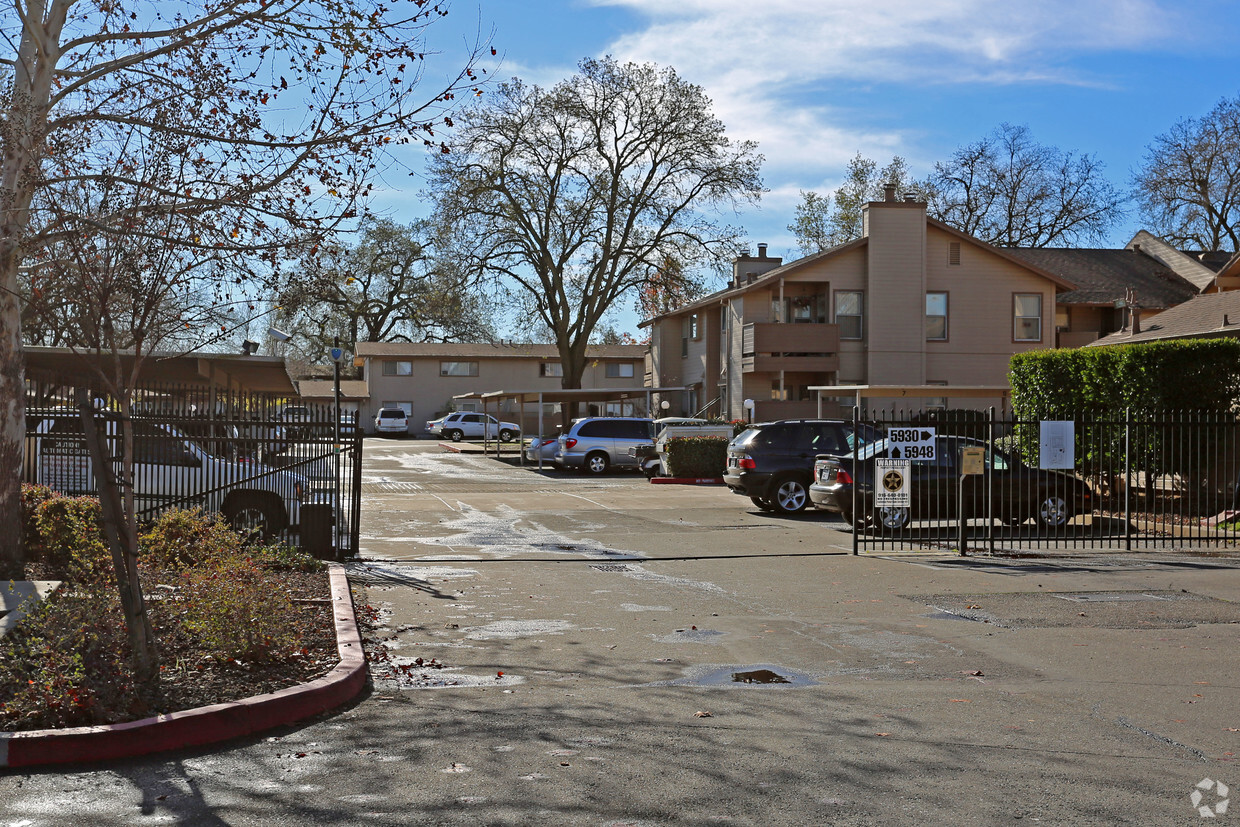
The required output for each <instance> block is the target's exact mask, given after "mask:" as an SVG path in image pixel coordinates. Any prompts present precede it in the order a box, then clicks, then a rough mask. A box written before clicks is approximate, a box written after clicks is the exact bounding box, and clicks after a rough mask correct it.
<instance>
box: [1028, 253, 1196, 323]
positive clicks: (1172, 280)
mask: <svg viewBox="0 0 1240 827" xmlns="http://www.w3.org/2000/svg"><path fill="white" fill-rule="evenodd" d="M1008 252H1009V253H1011V254H1012V255H1013V256H1015V257H1016V258H1019V259H1021V260H1022V261H1027V262H1029V263H1030V264H1032V265H1034V266H1036V267H1039V268H1041V269H1042V270H1046V271H1047V272H1050V273H1055V274H1057V275H1060V276H1062V277H1063V278H1065V279H1069V280H1071V281H1073V282H1075V283H1076V284H1077V289H1075V290H1069V291H1067V292H1065V293H1060V294H1059V295H1058V296H1056V297H1055V301H1056V302H1057V303H1062V304H1110V303H1112V302H1114V301H1116V300H1118V299H1122V298H1124V292H1125V290H1126V289H1127V288H1129V287H1131V288H1132V289H1133V290H1134V291H1135V293H1136V297H1137V304H1138V305H1139V306H1141V307H1153V308H1164V307H1174V306H1175V305H1177V304H1180V303H1182V302H1186V301H1188V300H1189V299H1191V298H1192V297H1193V296H1196V295H1197V288H1196V287H1195V286H1194V285H1193V284H1192V283H1191V282H1189V281H1188V280H1187V279H1184V278H1182V277H1181V276H1179V275H1177V274H1176V273H1174V272H1172V271H1171V270H1170V269H1169V268H1167V267H1166V266H1164V265H1163V264H1161V263H1160V262H1158V261H1155V260H1154V259H1152V258H1150V257H1149V256H1147V255H1144V254H1143V253H1140V252H1138V251H1136V250H1076V249H1067V248H1059V247H1043V248H1025V247H1014V248H1011V249H1009V250H1008Z"/></svg>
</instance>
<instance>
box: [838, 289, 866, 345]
mask: <svg viewBox="0 0 1240 827" xmlns="http://www.w3.org/2000/svg"><path fill="white" fill-rule="evenodd" d="M864 309H865V293H863V292H861V291H860V290H837V291H836V293H835V323H836V324H837V325H839V327H840V338H841V339H860V338H861V337H862V334H863V333H864V329H863V327H862V323H861V320H862V314H863V312H864Z"/></svg>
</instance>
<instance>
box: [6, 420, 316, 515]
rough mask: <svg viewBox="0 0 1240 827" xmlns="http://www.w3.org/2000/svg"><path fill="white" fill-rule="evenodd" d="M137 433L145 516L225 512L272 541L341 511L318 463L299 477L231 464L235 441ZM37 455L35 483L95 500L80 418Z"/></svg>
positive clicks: (140, 427)
mask: <svg viewBox="0 0 1240 827" xmlns="http://www.w3.org/2000/svg"><path fill="white" fill-rule="evenodd" d="M100 429H101V431H102V435H103V437H104V439H105V441H106V442H105V445H106V450H107V451H108V453H109V454H110V455H111V456H113V457H116V456H119V454H120V446H119V430H118V427H117V423H116V422H115V421H114V420H111V419H107V418H103V417H101V421H100ZM133 431H134V455H133V475H134V477H133V478H134V492H133V493H134V499H135V501H136V505H137V507H138V510H139V512H142V513H144V514H154V513H156V512H158V511H160V510H162V509H163V508H165V507H169V506H179V507H182V508H190V507H193V506H202V507H203V508H205V509H206V510H208V511H219V512H221V513H222V514H223V515H224V516H225V517H226V518H227V519H228V521H229V522H230V523H232V524H233V526H234V527H236V528H238V529H240V530H243V531H251V530H252V531H257V532H259V533H261V534H262V535H263V536H264V537H270V536H271V535H273V534H275V533H278V532H280V531H282V530H283V529H285V528H292V527H296V526H298V525H299V524H300V521H301V510H302V506H303V505H307V504H308V503H310V502H315V503H323V504H326V505H333V496H332V495H330V494H329V492H328V489H327V488H326V487H325V486H323V485H319V484H317V483H318V481H317V480H316V478H315V475H314V474H312V473H311V468H310V467H309V466H310V465H311V464H312V463H310V462H307V461H298V462H293V463H292V465H293V467H295V468H297V469H298V471H297V472H294V471H290V470H281V469H280V468H277V467H275V466H273V465H267V464H263V463H259V462H256V461H253V460H248V459H231V458H228V457H226V456H223V455H222V454H223V453H224V452H223V451H220V450H219V449H220V448H222V447H226V446H227V444H228V442H229V440H227V439H218V438H215V437H198V438H194V437H190V436H188V435H186V434H183V433H182V432H181V431H179V430H177V429H176V428H174V427H172V426H171V425H166V424H162V423H153V422H144V421H136V422H134V426H133ZM31 447H32V448H33V451H32V459H33V461H34V463H35V468H34V472H35V473H34V481H35V482H37V483H39V484H40V485H46V486H47V487H49V488H52V489H54V490H56V491H60V492H62V493H65V494H73V495H79V494H94V493H95V476H94V470H93V462H92V459H91V455H90V452H89V451H88V450H87V448H86V439H85V436H84V433H83V430H82V420H81V418H80V417H78V416H76V415H72V416H56V417H53V418H48V419H44V420H42V421H41V422H39V424H38V425H37V426H36V428H35V437H34V442H33V445H32V446H31ZM212 448H213V449H216V451H217V452H218V453H217V452H213V451H212V450H210V449H212ZM286 461H287V459H286ZM118 470H119V469H118ZM316 470H317V469H316ZM333 511H334V508H333Z"/></svg>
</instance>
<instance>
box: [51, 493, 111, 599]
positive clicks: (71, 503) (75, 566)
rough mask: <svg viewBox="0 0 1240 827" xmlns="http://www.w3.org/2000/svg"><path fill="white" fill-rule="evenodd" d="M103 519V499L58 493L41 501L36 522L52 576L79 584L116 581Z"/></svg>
mask: <svg viewBox="0 0 1240 827" xmlns="http://www.w3.org/2000/svg"><path fill="white" fill-rule="evenodd" d="M99 521H100V508H99V500H97V499H95V498H94V497H67V496H61V495H54V496H52V497H50V498H48V499H46V500H43V501H42V502H41V503H39V505H38V507H36V508H35V510H34V525H35V528H36V529H37V530H38V535H39V538H38V541H37V542H38V545H39V548H40V553H41V559H42V561H43V563H44V564H45V565H46V566H47V568H48V576H49V577H52V578H54V579H57V580H67V581H69V582H71V583H76V584H83V583H100V584H106V583H109V582H115V579H114V573H113V571H112V556H111V553H110V552H109V551H108V547H107V544H106V542H105V540H104V536H103V529H102V527H101V526H100V523H99Z"/></svg>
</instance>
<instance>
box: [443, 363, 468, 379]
mask: <svg viewBox="0 0 1240 827" xmlns="http://www.w3.org/2000/svg"><path fill="white" fill-rule="evenodd" d="M439 375H440V376H477V375H478V363H477V362H440V363H439Z"/></svg>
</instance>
